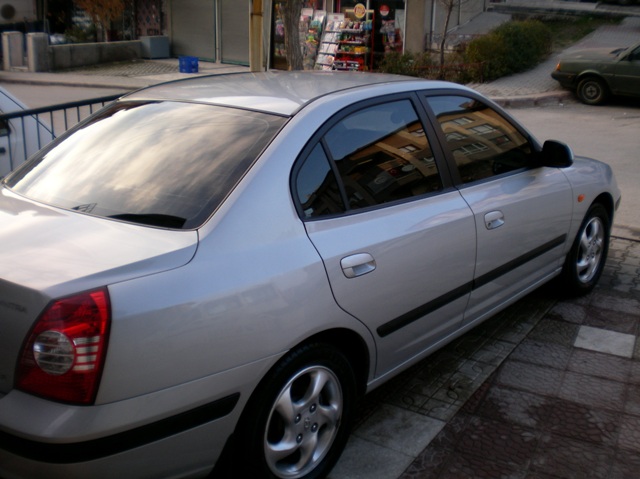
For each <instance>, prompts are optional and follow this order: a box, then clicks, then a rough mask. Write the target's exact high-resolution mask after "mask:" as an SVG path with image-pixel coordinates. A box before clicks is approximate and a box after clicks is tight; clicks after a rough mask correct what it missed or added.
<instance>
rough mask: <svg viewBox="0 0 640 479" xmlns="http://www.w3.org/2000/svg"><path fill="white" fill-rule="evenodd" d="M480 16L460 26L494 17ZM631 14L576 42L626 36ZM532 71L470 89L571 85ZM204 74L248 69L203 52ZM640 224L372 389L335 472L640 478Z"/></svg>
mask: <svg viewBox="0 0 640 479" xmlns="http://www.w3.org/2000/svg"><path fill="white" fill-rule="evenodd" d="M496 15H498V14H489V15H483V16H481V17H480V18H478V19H476V21H475V22H472V23H471V24H468V25H466V26H465V27H464V29H465V30H466V31H467V32H468V33H469V34H474V32H480V31H482V30H484V31H486V30H487V29H489V28H491V26H492V25H495V22H496V21H501V19H500V17H497V16H496ZM639 36H640V19H639V18H627V19H626V20H625V21H624V22H623V23H622V24H620V25H617V26H606V27H602V28H600V29H598V30H597V31H595V32H593V33H592V34H591V35H589V36H588V37H586V38H584V39H583V40H582V41H581V42H579V43H578V44H576V45H574V46H573V47H571V48H572V49H575V48H582V47H593V46H611V47H616V46H625V45H629V44H631V43H632V42H635V41H637V39H638V37H639ZM556 61H557V55H553V56H552V57H551V58H549V59H548V60H547V61H546V62H544V63H542V64H541V65H539V66H538V67H536V68H534V69H533V70H531V71H529V72H526V73H523V74H518V75H513V76H511V77H507V78H502V79H500V80H497V81H494V82H491V83H487V84H476V85H471V86H472V87H474V88H476V89H477V90H479V91H481V92H482V93H484V94H485V95H487V96H489V97H491V98H493V99H494V100H495V101H497V102H498V103H501V104H502V105H505V106H508V107H514V106H535V105H546V104H558V103H561V102H564V101H567V100H569V99H570V98H571V96H572V94H571V93H570V92H567V91H565V90H563V89H561V88H560V86H559V85H558V84H557V82H555V81H554V80H553V79H551V77H550V73H551V71H552V70H553V68H554V67H555V63H556ZM199 66H200V72H199V73H198V74H197V75H201V74H219V73H230V72H237V71H247V70H248V69H247V68H246V67H243V66H234V65H221V64H215V63H206V62H200V64H199ZM194 75H196V74H183V73H180V72H179V71H178V62H177V60H175V59H174V60H152V61H141V62H136V63H129V64H119V65H109V66H105V65H101V66H97V67H94V68H85V69H82V70H78V71H75V72H65V73H25V72H0V82H25V83H33V84H41V85H80V86H86V87H108V88H121V89H122V90H123V91H126V90H132V89H138V88H142V87H145V86H148V85H152V84H154V83H158V82H162V81H170V80H175V79H180V78H187V77H190V76H194ZM639 334H640V232H639V231H638V230H629V231H621V230H615V231H614V237H613V238H612V241H611V246H610V254H609V260H608V262H607V265H606V268H605V271H604V274H603V277H602V279H601V281H600V284H599V286H598V287H597V288H596V289H595V291H594V292H593V293H591V294H590V295H588V296H585V297H583V298H578V299H563V298H561V297H559V296H558V295H557V294H556V293H555V292H554V291H553V288H552V287H544V288H542V289H541V290H538V291H536V292H535V293H533V294H531V295H529V296H527V297H526V298H524V299H522V300H520V301H519V302H517V303H516V304H514V305H513V306H511V307H510V308H508V309H507V310H505V311H503V312H502V313H500V314H499V315H497V316H496V317H494V318H492V319H490V320H488V321H487V322H485V323H484V324H483V325H481V326H479V327H477V328H475V329H474V330H472V331H471V332H469V333H468V334H466V335H465V336H463V337H461V338H459V339H458V340H456V341H454V342H453V343H451V344H450V345H448V346H447V347H445V348H444V349H442V350H440V351H439V352H437V353H435V354H433V355H431V356H430V357H429V358H427V359H426V360H425V361H422V362H421V363H419V364H418V365H416V366H414V367H413V368H411V369H410V370H408V371H406V372H405V373H403V374H401V375H400V376H398V377H397V378H395V379H393V380H392V381H391V382H390V383H388V384H386V385H384V386H382V387H380V388H379V389H377V390H375V391H373V392H372V393H371V394H370V395H368V396H367V397H366V398H365V399H364V401H363V402H362V404H361V405H360V409H359V414H358V417H357V420H356V425H355V428H354V432H353V434H352V435H351V438H350V441H349V444H348V446H347V449H346V451H345V453H344V455H343V456H342V458H341V459H340V461H339V463H338V465H337V466H336V468H335V469H334V471H333V472H332V473H331V475H330V479H360V478H362V479H365V478H366V479H430V478H439V479H464V478H491V479H493V478H499V477H505V478H506V477H509V478H522V479H524V478H530V479H534V478H535V479H550V478H580V479H583V478H609V479H621V478H629V479H637V478H638V477H640V341H638V340H637V338H638V335H639Z"/></svg>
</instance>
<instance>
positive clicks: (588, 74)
mask: <svg viewBox="0 0 640 479" xmlns="http://www.w3.org/2000/svg"><path fill="white" fill-rule="evenodd" d="M587 78H594V79H596V80H600V81H601V82H602V84H603V85H604V86H605V88H606V93H607V94H610V93H611V86H610V85H609V82H608V81H607V79H606V78H605V77H604V76H602V74H600V73H599V72H597V71H595V70H585V71H583V72H580V73H579V74H578V76H576V79H575V81H574V85H575V87H576V88H577V87H578V85H580V82H581V81H582V80H585V79H587Z"/></svg>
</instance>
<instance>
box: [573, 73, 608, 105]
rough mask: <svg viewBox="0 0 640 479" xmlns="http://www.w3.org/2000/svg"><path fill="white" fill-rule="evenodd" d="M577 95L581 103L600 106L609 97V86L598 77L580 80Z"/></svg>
mask: <svg viewBox="0 0 640 479" xmlns="http://www.w3.org/2000/svg"><path fill="white" fill-rule="evenodd" d="M576 93H577V95H578V98H579V99H580V101H581V102H582V103H586V104H587V105H600V104H601V103H604V101H605V100H606V99H607V97H608V96H609V90H608V89H607V84H606V83H605V82H604V80H602V79H600V78H598V77H587V78H584V79H582V80H580V82H579V83H578V89H577V90H576Z"/></svg>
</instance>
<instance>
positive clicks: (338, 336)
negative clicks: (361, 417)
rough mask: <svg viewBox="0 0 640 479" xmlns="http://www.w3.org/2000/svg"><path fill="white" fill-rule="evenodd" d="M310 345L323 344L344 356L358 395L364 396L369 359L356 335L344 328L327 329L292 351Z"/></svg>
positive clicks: (367, 351)
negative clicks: (347, 361) (349, 365)
mask: <svg viewBox="0 0 640 479" xmlns="http://www.w3.org/2000/svg"><path fill="white" fill-rule="evenodd" d="M311 343H325V344H328V345H330V346H333V347H335V348H336V349H338V350H339V351H340V352H341V353H342V354H344V355H345V356H346V357H347V359H348V360H349V363H350V364H351V367H352V368H353V372H354V374H355V377H356V387H357V391H358V395H359V396H362V395H364V393H365V392H366V389H367V378H368V376H369V369H370V366H371V357H370V354H369V350H368V348H367V344H366V342H365V341H364V339H363V338H362V337H361V336H360V335H359V334H358V333H356V332H355V331H352V330H350V329H344V328H340V329H329V330H327V331H322V332H320V333H317V334H315V335H313V336H311V337H309V338H308V339H306V340H304V341H303V342H301V343H300V344H298V345H296V346H295V347H294V348H292V349H295V348H299V347H302V346H304V345H306V344H311Z"/></svg>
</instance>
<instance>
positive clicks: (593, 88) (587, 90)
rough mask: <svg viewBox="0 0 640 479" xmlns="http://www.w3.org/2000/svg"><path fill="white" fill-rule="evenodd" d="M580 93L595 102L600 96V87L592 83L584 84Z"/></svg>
mask: <svg viewBox="0 0 640 479" xmlns="http://www.w3.org/2000/svg"><path fill="white" fill-rule="evenodd" d="M582 92H583V94H584V97H585V98H586V99H587V100H590V101H594V100H597V99H598V98H599V97H600V95H601V94H602V93H601V88H600V85H598V84H597V83H596V82H593V81H590V82H588V83H586V84H585V86H584V88H583V89H582Z"/></svg>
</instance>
